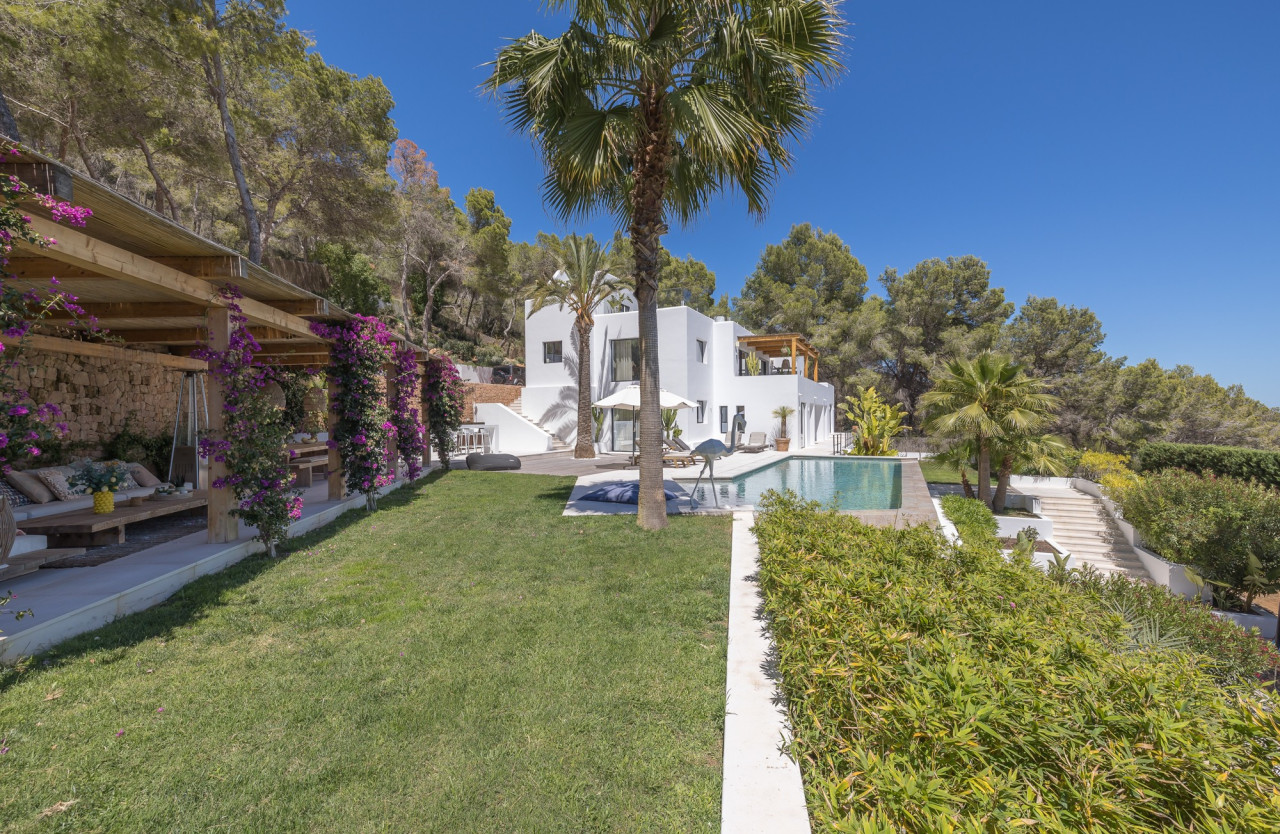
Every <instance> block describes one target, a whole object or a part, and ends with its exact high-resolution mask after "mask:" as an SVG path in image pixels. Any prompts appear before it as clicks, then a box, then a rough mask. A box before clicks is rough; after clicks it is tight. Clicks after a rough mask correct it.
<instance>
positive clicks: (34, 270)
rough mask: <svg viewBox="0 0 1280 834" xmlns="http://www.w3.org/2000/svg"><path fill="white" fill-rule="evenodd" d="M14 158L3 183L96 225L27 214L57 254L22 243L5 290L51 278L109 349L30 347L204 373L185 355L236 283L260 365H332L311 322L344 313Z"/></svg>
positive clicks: (35, 339)
mask: <svg viewBox="0 0 1280 834" xmlns="http://www.w3.org/2000/svg"><path fill="white" fill-rule="evenodd" d="M19 151H20V153H19V154H18V155H12V154H5V156H4V157H3V158H0V177H7V176H9V175H15V176H17V177H18V178H19V179H20V180H22V181H23V182H25V183H27V184H28V185H30V186H32V187H33V188H35V189H36V190H38V191H41V192H44V193H47V194H53V195H54V196H56V197H58V198H60V199H63V200H66V201H68V202H71V203H73V204H74V205H77V206H84V207H86V208H89V209H90V210H92V212H93V216H92V217H91V218H90V219H89V221H88V224H87V225H86V226H85V227H84V228H83V229H79V228H75V227H72V226H66V225H61V224H58V223H54V222H53V220H52V219H51V218H50V214H49V212H48V211H47V210H46V209H44V208H43V207H40V206H38V205H34V204H32V205H29V206H24V209H25V210H26V211H27V212H28V214H29V215H30V216H31V220H32V224H31V225H32V228H33V229H34V230H35V231H36V232H38V233H39V234H41V235H44V236H45V237H50V238H54V239H56V240H57V245H55V246H50V247H49V248H47V249H40V248H38V247H33V246H30V245H28V244H25V243H18V244H17V245H16V246H15V247H14V252H13V254H12V255H11V257H10V258H9V265H8V267H7V271H8V272H10V273H11V274H12V275H13V276H14V277H13V279H11V281H10V283H11V285H13V286H15V287H16V288H19V289H28V288H39V289H43V288H47V287H48V286H49V279H50V278H53V277H56V278H57V279H58V281H59V283H60V284H61V285H62V287H63V288H64V289H66V290H67V291H68V292H70V293H71V294H72V295H75V296H77V297H78V299H79V302H78V303H79V304H80V306H81V307H83V308H84V309H85V312H86V313H88V314H90V315H93V316H95V317H97V319H98V324H99V325H100V326H101V327H103V328H105V329H107V330H109V331H110V333H109V335H108V336H107V341H108V342H109V344H101V343H94V342H84V341H75V340H71V339H59V338H53V337H51V336H43V335H33V336H31V337H29V340H30V341H29V342H28V344H29V345H30V346H31V347H33V348H37V349H42V350H52V351H57V352H62V353H76V354H80V355H91V356H100V357H103V356H116V357H117V358H121V359H128V360H130V361H144V362H151V363H156V364H162V365H168V366H170V367H176V368H183V369H188V370H203V369H204V368H205V366H206V363H205V362H204V361H202V360H197V359H192V358H189V357H190V353H191V352H192V351H193V350H194V349H195V346H196V345H197V344H198V343H200V342H202V341H204V340H205V339H206V338H207V333H208V326H209V322H208V312H209V310H210V309H211V308H218V307H225V306H226V302H225V300H224V299H223V298H222V297H221V296H220V295H219V294H218V291H219V289H220V288H221V287H222V286H223V285H224V284H233V285H235V286H236V287H238V288H239V289H240V292H241V293H243V295H244V298H242V299H240V300H239V301H238V302H237V303H238V304H239V305H240V308H241V310H242V312H243V314H244V315H245V317H246V318H248V320H249V324H250V331H251V332H252V333H253V335H254V337H255V338H256V339H257V340H258V342H259V343H260V344H261V345H262V346H263V353H262V356H263V358H266V359H269V361H274V362H276V363H279V364H288V365H326V364H328V354H329V345H328V343H327V342H326V341H325V340H324V339H322V338H320V337H319V336H316V335H315V334H314V333H312V332H311V329H310V323H311V321H316V320H324V321H342V320H348V319H350V318H352V316H351V314H350V313H348V312H346V311H345V310H343V309H341V308H339V307H338V306H336V305H334V304H332V303H330V302H329V301H327V300H326V299H324V298H321V297H320V296H318V295H315V294H314V293H311V292H308V291H306V290H304V289H301V288H300V287H297V286H295V285H294V284H291V283H289V282H288V281H285V280H284V279H283V278H280V277H279V276H277V275H274V274H272V273H271V272H269V271H267V270H266V269H263V268H262V267H261V266H259V265H257V264H254V263H251V262H250V261H249V259H248V258H245V257H244V256H242V255H241V254H239V253H238V252H235V251H234V250H232V249H228V248H227V247H225V246H222V245H220V244H217V243H214V242H213V241H210V240H206V239H205V238H202V237H200V236H199V235H196V234H195V233H193V232H191V231H190V230H188V229H185V228H183V227H182V226H181V225H179V224H177V223H175V222H173V221H172V220H170V219H168V218H166V217H164V216H162V215H160V214H158V213H157V212H155V211H152V210H151V209H149V208H147V207H145V206H142V205H139V204H138V203H135V202H133V201H132V200H130V199H128V198H126V197H123V196H121V195H120V194H117V193H116V192H114V191H112V190H111V189H109V188H106V187H104V186H103V185H101V184H100V183H97V182H94V181H93V180H91V179H89V178H87V177H85V176H83V175H81V174H79V173H78V172H76V171H74V170H71V169H69V168H67V167H65V166H63V165H60V164H59V163H57V162H55V161H54V160H52V159H49V158H47V157H44V156H42V155H40V154H37V153H35V152H33V151H30V150H27V149H25V148H19ZM46 322H47V323H50V324H54V325H57V324H68V323H70V320H69V319H68V318H66V317H65V316H63V317H62V318H56V317H55V318H50V319H46ZM414 347H415V348H417V346H414ZM417 350H418V351H419V357H420V358H425V357H426V351H425V350H423V349H422V348H417Z"/></svg>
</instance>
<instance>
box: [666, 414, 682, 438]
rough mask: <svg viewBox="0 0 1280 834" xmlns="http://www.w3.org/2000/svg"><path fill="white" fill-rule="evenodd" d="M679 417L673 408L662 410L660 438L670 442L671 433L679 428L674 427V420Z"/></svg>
mask: <svg viewBox="0 0 1280 834" xmlns="http://www.w3.org/2000/svg"><path fill="white" fill-rule="evenodd" d="M679 416H680V412H679V411H676V410H675V409H674V408H664V409H662V436H663V437H665V438H666V439H667V440H670V439H671V433H672V432H673V431H675V430H676V429H677V428H679V426H677V425H676V420H677V419H678V418H679Z"/></svg>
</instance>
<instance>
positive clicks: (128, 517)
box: [18, 490, 209, 547]
mask: <svg viewBox="0 0 1280 834" xmlns="http://www.w3.org/2000/svg"><path fill="white" fill-rule="evenodd" d="M208 504H209V493H208V492H207V491H205V490H196V491H195V492H193V493H191V494H190V495H183V496H179V497H177V498H151V499H149V500H147V501H144V502H143V504H142V506H140V507H131V506H129V505H128V504H127V503H125V502H121V503H118V504H116V508H115V510H114V511H112V512H109V513H103V514H101V515H99V514H98V513H95V512H94V511H93V510H92V509H84V510H72V511H71V512H67V513H59V514H58V515H48V516H45V517H43V518H32V519H28V520H26V521H19V522H18V529H20V530H22V532H24V533H29V534H31V535H35V536H48V538H49V546H50V547H90V546H93V545H103V544H123V543H124V541H125V538H124V528H125V525H127V524H134V523H136V522H139V521H146V520H147V519H149V518H159V517H160V516H165V515H173V514H174V513H180V512H183V511H184V510H194V509H197V508H199V507H205V506H208Z"/></svg>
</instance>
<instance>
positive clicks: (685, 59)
mask: <svg viewBox="0 0 1280 834" xmlns="http://www.w3.org/2000/svg"><path fill="white" fill-rule="evenodd" d="M546 5H547V6H548V7H550V8H552V9H556V10H559V9H568V10H569V12H570V14H571V22H570V25H569V29H568V30H567V31H566V32H565V33H564V34H562V35H560V36H558V37H554V38H548V37H544V36H542V35H540V34H538V33H536V32H535V33H531V34H529V35H526V36H524V37H522V38H518V39H516V40H514V41H512V42H511V43H510V44H508V45H507V46H506V47H504V48H503V49H502V50H501V51H500V52H499V54H498V57H497V59H496V60H495V61H494V62H493V63H492V64H491V65H490V66H491V68H492V74H491V76H490V77H489V79H488V81H487V82H486V87H487V88H488V89H489V90H490V91H491V92H492V93H493V94H494V95H499V96H501V101H502V107H503V109H504V110H505V112H506V115H507V117H508V119H509V120H510V122H511V124H513V125H514V126H515V127H516V128H517V129H518V130H519V131H521V132H523V133H528V134H529V135H531V136H532V137H533V138H534V140H535V141H536V143H537V144H538V146H539V147H540V149H541V151H542V154H543V159H544V163H545V165H546V171H547V173H546V177H545V180H544V187H543V191H544V195H545V198H546V201H547V203H548V205H549V206H550V207H551V208H552V209H553V210H554V211H555V212H556V213H557V214H559V215H560V216H562V217H564V218H566V219H567V218H571V217H575V216H584V215H587V214H590V213H592V212H594V211H597V210H600V209H605V210H608V211H611V212H612V213H613V214H614V215H615V216H616V217H617V218H618V219H619V221H620V222H621V223H622V224H624V225H626V227H627V229H628V232H629V235H630V238H631V243H632V249H633V253H634V258H635V268H634V277H635V288H636V302H637V307H638V310H639V317H640V322H639V324H640V524H641V526H643V527H645V528H648V529H658V528H661V527H663V526H665V525H666V501H665V498H664V496H663V489H662V424H661V422H660V416H659V405H658V392H659V390H660V389H659V379H658V346H657V341H658V313H657V292H658V275H659V268H660V265H661V260H660V259H661V254H662V236H663V234H665V233H666V231H667V219H668V217H670V216H674V217H675V218H676V219H677V220H679V221H680V222H687V221H688V220H690V219H691V218H693V217H695V216H697V215H698V214H699V212H701V211H702V210H703V209H704V208H705V207H706V206H707V205H708V203H709V202H710V200H711V199H712V197H714V196H715V195H716V194H717V193H719V192H721V191H725V190H736V191H739V192H741V193H742V195H743V196H744V197H745V199H746V203H747V208H748V210H749V211H750V212H751V213H752V214H754V215H756V216H762V215H763V214H764V211H765V208H766V205H767V202H768V191H769V186H770V185H771V184H772V183H773V182H774V181H775V180H776V179H777V178H778V177H779V176H780V174H781V173H782V172H784V171H785V170H786V169H787V168H788V167H789V166H790V164H791V160H792V157H791V153H790V150H789V149H788V143H789V142H790V141H792V140H795V139H797V138H799V137H800V136H801V135H802V134H803V133H804V132H805V130H806V129H807V128H808V126H809V124H810V123H811V122H812V120H813V117H814V114H815V112H816V109H815V106H814V103H813V87H814V86H815V84H817V83H821V82H823V81H826V80H829V79H830V78H832V77H833V76H834V75H835V74H836V73H838V72H839V71H840V69H841V65H840V61H839V54H838V53H839V51H840V40H841V36H840V35H841V30H842V28H843V25H844V24H843V21H842V20H841V18H840V16H839V13H838V11H837V6H838V3H836V2H832V0H764V2H750V3H747V2H731V0H547V2H546Z"/></svg>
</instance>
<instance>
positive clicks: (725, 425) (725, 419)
mask: <svg viewBox="0 0 1280 834" xmlns="http://www.w3.org/2000/svg"><path fill="white" fill-rule="evenodd" d="M720 432H721V433H722V434H728V433H729V406H727V405H722V406H720Z"/></svg>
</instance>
